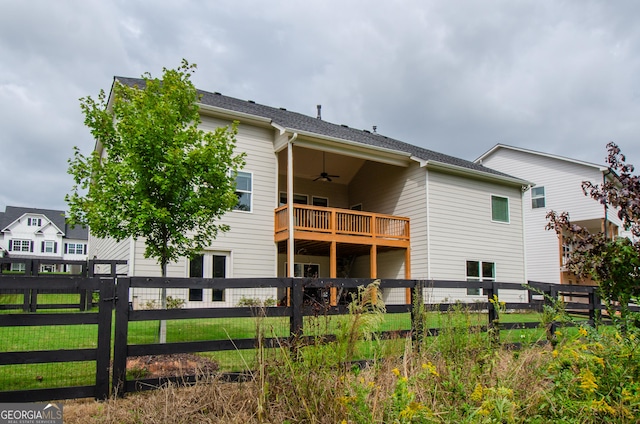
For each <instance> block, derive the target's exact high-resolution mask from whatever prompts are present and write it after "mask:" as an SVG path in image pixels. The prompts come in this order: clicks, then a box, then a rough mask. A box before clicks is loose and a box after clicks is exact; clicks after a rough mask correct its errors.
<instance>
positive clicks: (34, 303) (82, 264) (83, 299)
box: [0, 257, 127, 312]
mask: <svg viewBox="0 0 640 424" xmlns="http://www.w3.org/2000/svg"><path fill="white" fill-rule="evenodd" d="M12 263H13V264H15V263H19V264H24V272H23V273H7V274H6V275H4V274H2V273H3V272H5V273H6V272H7V271H8V268H9V265H10V264H12ZM43 264H46V265H54V266H64V267H68V269H69V270H70V271H69V272H67V273H64V274H65V275H68V276H74V277H95V276H103V277H105V276H111V277H116V276H117V275H118V274H119V272H118V267H119V266H123V265H127V261H125V260H97V259H92V260H89V261H69V260H64V259H39V258H37V259H33V258H13V257H11V258H8V257H5V258H0V275H4V276H5V277H8V276H9V275H14V276H17V275H23V276H33V277H37V276H47V277H51V276H54V275H61V273H43V272H41V265H43ZM101 268H106V269H104V270H103V269H101ZM93 293H94V292H93V291H92V290H82V289H75V288H74V289H68V288H64V289H54V288H53V287H48V286H45V287H44V288H28V287H20V288H16V289H14V290H8V289H5V290H1V289H0V295H3V294H21V295H22V298H23V301H22V303H21V304H15V303H0V311H1V310H7V309H22V311H23V312H36V311H37V310H38V309H73V308H78V310H80V311H86V310H88V309H91V307H94V306H97V304H94V296H93ZM38 294H41V295H42V294H79V295H80V296H79V301H78V302H77V303H61V302H56V303H44V302H41V301H40V302H39V301H38Z"/></svg>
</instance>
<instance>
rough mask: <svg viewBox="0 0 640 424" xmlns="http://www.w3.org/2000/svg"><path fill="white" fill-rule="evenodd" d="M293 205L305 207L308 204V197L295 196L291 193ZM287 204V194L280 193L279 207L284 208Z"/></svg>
mask: <svg viewBox="0 0 640 424" xmlns="http://www.w3.org/2000/svg"><path fill="white" fill-rule="evenodd" d="M293 203H297V204H299V205H307V204H309V196H307V195H306V194H297V193H293ZM286 204H287V193H286V192H280V206H284V205H286Z"/></svg>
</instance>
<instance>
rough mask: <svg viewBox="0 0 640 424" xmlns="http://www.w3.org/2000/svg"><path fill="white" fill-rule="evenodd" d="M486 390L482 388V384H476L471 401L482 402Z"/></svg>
mask: <svg viewBox="0 0 640 424" xmlns="http://www.w3.org/2000/svg"><path fill="white" fill-rule="evenodd" d="M483 390H484V388H483V387H482V384H480V383H478V384H476V387H475V388H474V389H473V392H472V393H471V396H470V398H471V400H472V401H474V402H480V401H481V400H482V393H483Z"/></svg>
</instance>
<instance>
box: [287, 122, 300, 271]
mask: <svg viewBox="0 0 640 424" xmlns="http://www.w3.org/2000/svg"><path fill="white" fill-rule="evenodd" d="M296 138H298V133H297V132H294V133H293V135H292V136H291V138H290V139H289V140H288V143H287V215H288V218H289V241H288V243H287V261H288V263H287V267H288V271H287V277H293V276H294V272H295V271H294V270H295V266H294V260H295V245H294V243H295V238H294V230H295V228H294V219H293V142H294V141H295V140H296Z"/></svg>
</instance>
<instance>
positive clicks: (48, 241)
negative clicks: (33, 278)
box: [42, 240, 56, 253]
mask: <svg viewBox="0 0 640 424" xmlns="http://www.w3.org/2000/svg"><path fill="white" fill-rule="evenodd" d="M48 245H51V251H50V252H49V251H48V250H47V248H48ZM55 250H56V242H55V241H54V240H44V252H42V253H56V252H55Z"/></svg>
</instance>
